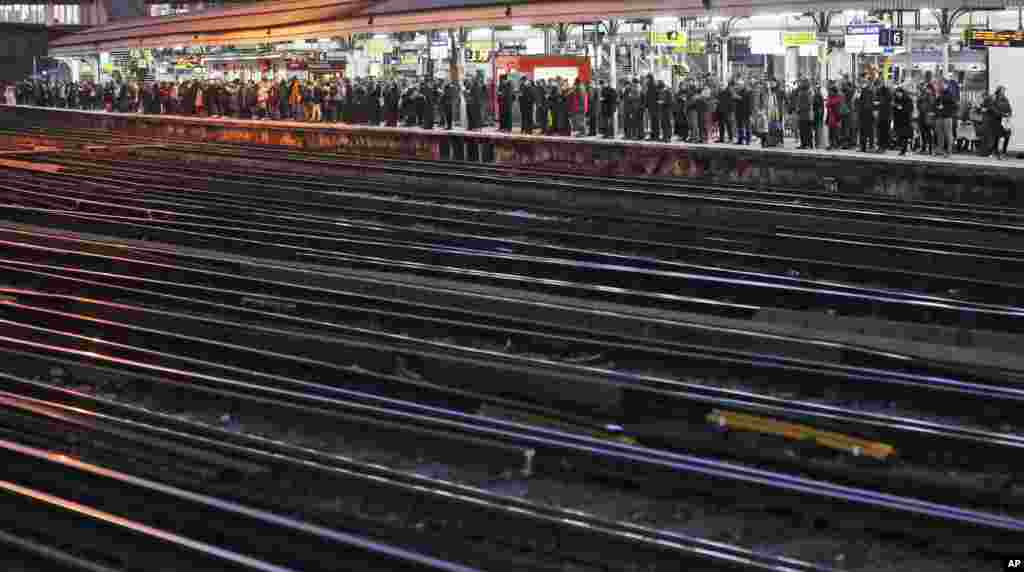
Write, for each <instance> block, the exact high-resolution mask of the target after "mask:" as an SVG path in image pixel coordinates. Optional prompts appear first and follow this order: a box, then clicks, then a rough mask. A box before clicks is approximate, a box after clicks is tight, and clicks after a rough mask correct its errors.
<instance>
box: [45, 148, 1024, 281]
mask: <svg viewBox="0 0 1024 572" xmlns="http://www.w3.org/2000/svg"><path fill="white" fill-rule="evenodd" d="M63 161H65V162H66V161H67V160H66V159H65V160H63ZM91 161H92V162H96V161H98V159H91ZM78 164H81V162H78ZM165 168H166V169H169V168H170V167H165ZM178 170H179V171H180V169H178ZM152 172H153V170H152V169H150V170H149V171H146V172H144V176H143V178H142V179H141V181H142V182H139V181H133V180H132V178H131V177H130V176H127V174H126V173H124V172H123V171H121V172H119V177H118V178H117V179H116V180H115V179H103V180H104V181H107V182H110V183H115V184H118V185H121V186H144V188H145V189H146V190H147V191H153V190H154V188H156V189H160V188H166V189H167V191H168V192H169V193H176V194H178V195H179V196H180V194H181V191H180V189H177V188H176V187H173V186H169V185H166V184H161V183H155V182H154V181H152ZM34 175H35V176H37V177H43V176H47V175H45V174H39V173H34ZM54 176H61V175H60V174H55V175H54ZM65 176H73V177H75V178H76V179H78V180H87V181H88V180H92V181H93V182H94V183H95V184H99V182H98V181H97V180H96V178H95V177H92V176H90V175H88V174H85V173H83V172H80V171H79V172H74V173H70V172H69V173H66V174H65ZM165 176H166V175H165ZM243 180H244V178H243ZM161 182H162V183H166V182H167V181H166V180H164V181H161ZM239 182H240V181H239V179H237V178H234V179H231V180H227V179H221V180H219V181H218V185H219V186H220V187H225V186H227V187H231V186H234V185H238V183H239ZM286 182H287V180H286V181H281V180H277V181H275V186H274V187H271V186H267V185H263V186H264V187H266V188H265V189H264V190H263V191H260V193H261V194H262V195H266V193H267V191H269V190H271V189H272V188H279V189H282V192H283V190H288V191H289V192H290V193H292V194H295V193H298V194H299V195H301V196H306V195H308V194H309V193H310V191H309V189H308V186H313V187H322V186H324V183H323V181H322V180H319V179H318V180H314V181H307V182H304V183H302V184H303V185H306V186H305V187H301V186H298V184H294V185H291V186H288V187H281V186H280V185H282V183H286ZM254 185H257V186H256V187H254ZM258 186H259V185H258V184H257V183H254V182H252V181H249V182H248V183H247V185H246V186H245V188H244V191H245V192H246V193H250V194H252V193H253V192H255V190H256V188H257V187H258ZM108 187H109V185H108ZM186 188H187V187H186ZM346 188H362V189H366V188H368V183H367V182H366V181H365V180H361V181H358V182H355V183H353V184H352V185H346ZM188 190H189V191H190V193H189V194H191V192H193V191H196V189H194V188H190V189H188ZM205 192H210V191H205ZM342 192H343V193H344V191H342ZM377 192H379V193H380V196H378V198H377V199H376V200H377V201H383V202H390V203H393V204H395V205H396V206H400V207H402V208H403V210H408V209H409V208H410V207H412V208H415V209H417V210H421V211H422V210H423V209H422V206H423V204H424V203H423V201H422V199H413V198H410V199H409V200H408V201H407V202H406V203H404V204H403V203H402V202H401V201H397V202H396V200H395V198H394V197H395V196H398V195H407V196H409V197H413V196H416V195H420V194H421V193H417V194H416V195H412V194H410V193H409V191H408V190H407V189H401V190H398V189H395V188H394V187H385V188H381V189H379V190H378V191H377ZM320 194H321V195H323V197H321V198H333V197H335V196H338V193H337V192H333V193H328V194H324V193H320ZM348 194H349V195H350V197H351V199H350V200H348V201H346V203H345V209H346V210H359V211H360V212H368V213H372V214H375V215H376V216H387V217H389V218H393V217H394V216H395V214H394V213H393V212H392V211H381V210H380V209H372V208H358V209H357V208H356V207H355V206H354V205H353V204H352V203H353V202H360V201H363V202H365V201H366V200H369V197H367V195H366V194H365V193H351V192H350V193H348ZM282 196H287V195H282ZM278 198H281V197H278ZM453 200H457V201H459V202H463V203H469V204H479V205H482V207H473V208H471V209H469V211H465V209H463V211H464V212H461V213H460V212H459V209H457V208H455V207H454V206H453V205H450V204H438V205H435V206H436V208H439V209H443V208H449V209H454V211H455V214H462V215H465V214H467V212H468V213H471V214H472V215H473V216H472V219H473V220H470V221H466V220H465V216H463V218H461V219H453V218H451V217H449V216H438V215H439V214H441V215H443V214H444V213H433V212H431V211H427V212H424V213H422V214H421V215H420V217H421V218H422V217H424V216H429V217H430V218H432V219H437V220H441V221H444V222H445V224H447V225H451V224H466V223H472V222H475V223H476V224H477V225H479V224H488V223H486V222H485V221H479V220H476V219H480V218H481V217H480V213H482V212H484V211H481V210H474V209H480V208H486V209H487V210H488V211H492V212H493V216H491V217H490V218H495V217H498V218H499V220H498V221H497V222H499V223H500V222H501V221H500V217H501V214H502V212H506V213H507V212H510V209H514V208H521V207H523V206H524V205H522V204H495V203H494V201H480V200H478V199H468V198H466V197H465V195H460V196H458V197H448V198H447V199H446V203H451V202H452V201H453ZM528 208H529V209H530V210H531V211H539V212H542V213H548V214H546V215H544V216H551V217H555V218H558V217H567V218H568V219H570V220H573V219H576V218H578V215H579V213H578V211H572V210H569V209H553V208H552V207H549V206H545V207H543V208H538V207H537V206H535V205H529V207H528ZM594 216H595V215H594V213H593V212H588V214H587V218H588V219H592V218H594ZM599 216H600V217H601V218H602V219H605V220H607V221H608V222H611V221H623V222H625V221H633V222H634V223H636V224H645V226H646V228H645V230H644V233H645V234H648V235H650V236H649V237H648V238H647V239H645V240H637V239H635V238H633V237H632V236H630V235H629V234H628V233H627V232H626V231H625V230H621V231H615V229H614V228H612V227H609V226H608V224H602V232H604V233H607V232H617V234H616V239H615V240H616V243H617V242H619V241H623V240H624V241H626V242H631V243H636V244H643V245H657V246H670V247H671V248H677V247H679V244H678V243H679V241H680V240H681V239H684V238H685V237H684V236H681V235H680V233H682V234H684V235H685V234H694V233H696V234H694V239H701V240H702V241H703V242H711V243H719V244H725V245H726V246H730V245H732V246H735V245H737V244H738V245H742V246H743V247H745V248H748V249H756V250H757V253H756V254H751V255H750V256H768V257H770V258H771V257H773V256H774V252H773V251H771V250H767V251H766V249H767V248H768V246H769V243H770V242H780V241H783V242H782V244H780V245H779V246H780V247H784V248H790V249H794V250H800V251H805V252H806V251H808V250H809V249H811V247H812V246H814V245H813V244H812V242H813V241H817V240H819V239H820V241H821V242H822V246H826V245H827V246H828V248H830V249H832V250H828V249H825V250H820V251H817V252H816V255H817V256H819V257H828V256H832V257H833V258H835V251H834V248H835V246H837V245H839V246H844V247H846V249H847V250H846V251H844V252H843V256H842V257H841V260H843V261H847V259H848V258H849V257H850V256H851V254H855V253H856V251H852V252H851V251H850V250H849V249H854V248H855V249H858V250H864V252H863V254H862V257H863V262H861V266H863V265H864V264H865V263H874V262H877V261H878V259H879V253H880V252H891V254H889V255H888V256H886V257H885V258H883V260H888V259H889V258H890V257H892V256H893V255H900V258H899V259H898V261H899V262H900V264H901V265H902V266H904V267H907V266H909V267H912V268H915V269H916V270H917V271H919V272H921V271H929V270H932V269H933V268H934V266H935V265H936V264H938V263H939V261H937V260H936V257H939V256H941V257H944V258H948V260H947V261H944V262H943V264H949V263H953V264H955V265H957V266H960V267H964V272H965V273H966V274H968V275H973V274H984V273H985V272H986V271H987V269H988V268H991V266H988V267H986V266H985V265H984V264H983V263H981V261H980V260H979V261H978V262H979V263H976V264H971V265H969V266H964V265H965V264H968V263H970V262H971V258H973V257H979V256H982V257H985V258H987V259H988V264H993V263H998V264H1003V265H1005V264H1011V263H1017V262H1019V260H1020V259H1021V258H1024V252H1022V251H1015V250H1005V249H996V248H993V247H984V248H982V247H977V246H972V245H969V244H964V242H963V240H959V239H958V242H956V243H952V242H949V241H948V240H947V241H945V242H943V241H931V242H925V241H920V240H907V239H905V238H902V237H899V236H896V235H892V234H888V235H885V236H881V237H879V238H874V239H870V238H869V237H866V236H860V237H857V239H856V240H843V239H842V238H839V237H838V236H837V235H836V233H826V232H822V231H820V230H818V229H808V228H804V229H801V228H797V227H792V228H789V227H785V226H780V227H779V231H778V232H758V231H754V230H750V229H747V230H739V229H737V228H734V227H732V228H719V227H714V226H707V225H695V224H692V223H691V224H687V223H684V222H681V221H679V220H673V221H670V222H666V221H651V220H647V221H644V220H643V219H636V217H629V216H624V215H621V214H619V213H602V214H601V215H599ZM506 218H507V217H506ZM519 219H520V220H518V221H517V223H518V225H519V226H520V227H523V226H528V227H529V228H530V230H531V232H537V231H538V230H544V231H546V232H555V233H558V234H560V235H562V236H567V237H572V238H575V239H577V240H578V239H580V238H589V239H591V240H593V239H594V238H595V236H594V234H593V233H584V234H583V235H582V236H581V233H578V232H576V233H565V232H564V231H560V229H558V228H549V227H540V226H539V225H538V224H537V221H523V220H522V218H521V217H519ZM653 222H656V223H657V224H659V225H665V224H669V225H670V226H671V227H672V228H671V229H666V231H664V232H662V231H656V229H654V228H652V227H651V226H650V225H651V224H652V223H653ZM617 224H618V223H617ZM488 226H490V227H494V226H498V227H499V228H500V226H501V225H495V224H494V223H489V224H488ZM506 226H507V223H506ZM659 232H661V234H659ZM793 234H798V235H799V237H798V238H797V237H794V236H792V235H793ZM662 235H664V236H662ZM961 238H962V237H961ZM654 239H656V240H654ZM694 239H690V240H691V243H692V242H693V240H694ZM666 241H668V242H666ZM786 241H788V242H791V243H792V244H790V245H789V246H786ZM613 244H614V243H613ZM716 246H717V245H716ZM689 250H690V251H691V252H692V251H693V247H692V246H691V247H690V249H689ZM708 252H710V253H713V254H719V255H721V254H734V253H729V252H723V251H722V249H721V248H713V249H710V250H708ZM833 262H836V260H833ZM893 262H895V260H890V263H893ZM803 263H806V261H804V262H803ZM868 267H869V268H870V267H871V264H868Z"/></svg>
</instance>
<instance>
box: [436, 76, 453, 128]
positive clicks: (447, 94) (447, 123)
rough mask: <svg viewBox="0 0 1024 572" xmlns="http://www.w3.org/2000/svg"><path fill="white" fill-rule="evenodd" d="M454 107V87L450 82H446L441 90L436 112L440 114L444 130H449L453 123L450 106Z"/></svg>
mask: <svg viewBox="0 0 1024 572" xmlns="http://www.w3.org/2000/svg"><path fill="white" fill-rule="evenodd" d="M453 105H455V86H454V84H453V83H452V82H450V81H446V82H445V83H444V86H443V87H442V88H441V98H440V99H439V100H438V110H439V111H440V112H441V123H442V124H444V128H445V129H447V130H449V131H450V130H451V128H452V126H453V123H454V121H455V113H454V111H453V108H452V106H453Z"/></svg>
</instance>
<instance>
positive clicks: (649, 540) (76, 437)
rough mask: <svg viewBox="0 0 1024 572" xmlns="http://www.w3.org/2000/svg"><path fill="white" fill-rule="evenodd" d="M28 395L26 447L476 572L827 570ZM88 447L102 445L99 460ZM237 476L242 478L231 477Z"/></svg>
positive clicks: (144, 416) (268, 443) (20, 407)
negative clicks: (141, 464) (66, 445)
mask: <svg viewBox="0 0 1024 572" xmlns="http://www.w3.org/2000/svg"><path fill="white" fill-rule="evenodd" d="M19 385H21V386H23V387H25V388H29V385H30V384H29V383H28V382H24V381H22V383H21V384H19ZM29 391H30V392H31V393H34V394H46V395H48V397H49V398H50V400H43V399H39V398H28V397H16V396H13V395H11V394H7V395H6V396H5V405H6V406H7V408H8V409H9V411H8V415H7V416H6V417H3V418H0V419H3V420H4V421H6V422H7V423H16V424H17V425H18V426H19V427H21V428H22V430H26V431H27V430H28V429H29V428H34V429H35V431H34V432H33V435H37V436H38V435H45V436H46V437H45V438H46V439H52V438H51V437H49V436H50V435H52V434H53V431H52V426H53V425H54V424H57V425H59V426H61V427H63V430H62V432H61V433H60V434H62V435H63V436H64V440H69V441H71V442H73V446H74V450H75V452H76V453H77V454H79V455H81V456H83V457H85V458H87V459H88V458H91V457H98V458H101V459H103V460H104V462H108V463H114V464H118V463H120V464H122V465H124V464H132V463H125V462H124V461H117V460H114V459H113V455H111V450H113V451H114V452H116V451H119V450H122V449H123V450H124V451H134V450H135V449H136V448H137V445H138V444H139V443H140V442H141V443H144V444H146V450H147V451H148V452H150V454H151V455H154V456H163V455H170V456H171V459H172V460H171V461H170V463H171V466H174V467H180V466H182V465H183V464H184V463H183V462H182V461H181V460H180V458H181V457H182V455H186V457H187V458H188V459H192V464H195V463H196V461H195V459H196V458H198V459H199V460H201V461H203V462H205V463H210V459H217V460H218V462H219V463H223V464H225V465H227V473H225V472H224V469H223V468H221V470H219V471H208V472H206V473H202V476H201V477H200V478H199V481H201V482H197V477H196V476H195V473H196V471H195V470H193V471H192V472H185V471H182V470H180V469H178V470H175V471H172V472H170V473H169V472H167V471H159V470H156V469H154V468H152V467H153V466H155V463H153V462H152V461H151V462H150V467H151V468H149V469H143V470H148V471H149V472H154V473H157V474H158V475H160V478H161V479H163V480H165V481H170V482H171V483H172V484H178V485H179V486H186V485H189V486H191V487H192V488H195V487H197V486H202V487H203V488H205V489H211V490H213V491H215V492H217V494H221V495H227V498H228V499H230V500H233V501H235V502H245V503H255V506H256V507H257V508H262V509H264V510H275V509H276V510H288V511H301V512H302V513H303V515H304V516H305V518H308V519H310V521H311V522H312V523H313V524H317V523H319V524H320V525H323V526H329V525H331V523H337V522H344V523H345V525H344V527H345V528H353V527H355V528H359V529H364V530H370V531H372V532H373V534H374V536H375V537H378V538H381V537H383V538H393V539H394V540H393V541H395V542H399V541H400V540H403V541H404V544H406V545H411V546H412V547H413V548H417V547H418V548H419V549H420V550H423V551H433V552H440V553H442V554H445V555H450V556H451V557H452V558H453V559H456V558H459V557H461V558H462V559H463V560H466V559H469V560H473V561H475V562H476V563H477V564H478V565H480V566H484V569H489V570H499V569H505V568H506V567H507V566H509V565H514V566H515V568H516V569H522V570H560V569H564V567H565V566H575V568H574V569H577V570H591V569H594V570H598V569H600V570H607V569H611V570H620V569H622V570H625V569H630V567H631V566H643V567H646V568H644V569H648V570H652V571H653V570H677V569H678V568H679V566H681V565H687V566H696V567H700V569H702V570H703V569H707V570H771V569H780V568H781V569H786V570H792V571H798V570H806V571H823V570H825V568H822V567H820V566H817V565H814V564H811V563H807V562H800V561H799V560H794V559H791V558H785V557H782V556H777V555H776V556H773V555H770V554H764V553H757V552H752V551H750V550H745V549H742V548H739V547H735V546H730V545H728V544H724V543H710V542H707V541H702V540H701V539H699V538H693V537H687V536H686V535H682V534H672V533H666V532H661V531H657V530H654V529H649V528H644V527H641V526H636V525H629V524H626V523H619V522H611V521H606V520H602V519H599V518H595V517H592V516H589V515H586V514H579V513H575V512H571V511H567V510H563V509H558V508H554V507H550V506H543V505H539V504H536V503H532V502H529V501H525V500H520V499H516V498H511V497H508V496H502V495H498V494H495V493H491V492H487V491H484V490H480V489H477V488H472V487H467V486H464V485H458V484H453V483H448V482H444V481H439V480H436V479H432V478H428V477H422V476H418V475H413V474H408V473H405V472H401V471H396V470H392V469H388V468H386V467H383V466H381V465H379V464H371V463H363V462H358V461H354V460H351V459H345V458H342V457H338V456H331V455H325V454H322V453H318V452H316V451H312V450H309V449H303V448H300V447H295V446H292V445H289V444H286V443H282V442H280V441H272V440H268V439H261V438H257V437H254V436H251V435H247V434H244V433H239V432H232V431H227V430H224V429H219V428H214V427H209V426H203V425H199V424H196V423H190V422H185V421H181V420H179V419H175V418H173V417H169V416H166V415H160V414H158V413H154V412H152V411H146V410H142V409H139V408H135V407H130V406H127V405H123V404H117V403H112V402H109V401H104V400H100V399H96V398H89V397H84V396H82V395H75V394H73V393H72V392H68V391H67V390H60V389H57V388H53V387H46V386H45V385H44V384H39V383H34V384H31V388H30V389H29ZM68 402H71V403H73V404H74V405H73V406H72V405H68V404H67V403H68ZM86 403H88V404H89V405H88V407H85V405H86ZM12 411H13V412H15V413H16V414H17V418H16V419H15V420H14V421H12V420H10V419H9V417H10V416H11V415H12V413H11V412H12ZM68 435H73V439H68V438H67V436H68ZM93 443H100V444H101V445H102V446H101V447H100V450H99V451H98V452H97V451H96V450H94V449H95V448H96V447H95V446H94V445H93ZM188 455H191V457H188ZM127 457H128V458H131V457H132V454H131V453H129V455H127ZM239 465H243V466H244V467H245V468H246V469H245V470H240V469H238V468H236V467H237V466H239ZM225 474H226V475H227V477H225ZM337 497H340V498H337ZM309 498H313V499H318V498H319V499H332V500H331V503H330V505H331V507H332V509H331V510H327V511H325V510H318V509H317V508H316V506H317V505H315V504H314V505H311V503H310V502H309ZM388 515H394V516H391V517H388ZM487 531H490V534H487ZM468 557H471V558H468ZM488 562H489V563H490V565H488Z"/></svg>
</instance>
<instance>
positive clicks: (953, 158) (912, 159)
mask: <svg viewBox="0 0 1024 572" xmlns="http://www.w3.org/2000/svg"><path fill="white" fill-rule="evenodd" d="M0 107H9V106H2V105H0ZM17 108H23V109H36V110H46V111H53V112H63V113H75V114H89V115H98V116H104V117H109V116H121V117H130V118H139V119H145V120H147V121H169V122H184V123H195V124H200V125H232V126H247V127H258V128H265V127H269V128H280V129H291V130H334V131H342V132H352V131H358V132H379V133H387V134H396V133H397V134H401V135H424V134H429V135H440V136H462V137H467V136H469V137H485V138H488V139H493V140H494V141H527V142H532V141H538V142H547V143H562V144H564V143H574V144H578V143H583V144H587V145H595V146H605V147H619V146H631V147H632V146H635V147H639V148H654V149H663V148H676V149H715V150H733V151H743V152H750V153H760V154H765V155H769V156H771V155H779V154H783V155H794V156H801V157H820V158H828V159H832V158H848V159H855V160H868V161H879V162H890V163H891V162H896V163H901V164H903V163H911V164H922V165H936V166H938V165H947V164H949V163H954V164H957V165H963V166H969V167H970V166H974V167H986V168H998V169H1006V170H1021V169H1024V159H1021V158H1016V157H1011V158H1008V159H1005V160H999V159H996V158H993V157H981V156H978V155H977V154H972V153H954V154H951V155H950V156H949V157H941V156H936V155H925V154H920V153H913V152H908V153H907V155H904V156H900V154H899V152H898V151H888V152H885V153H878V152H866V153H862V152H860V151H858V150H834V151H833V150H825V149H800V148H799V145H798V142H797V141H795V140H793V139H786V140H785V141H784V144H783V145H781V146H776V147H761V146H760V145H758V144H757V143H756V142H754V143H752V144H751V145H736V144H733V143H717V142H711V143H689V142H684V141H671V142H663V141H650V140H630V139H623V138H621V137H619V138H614V139H612V138H605V137H603V136H600V135H597V136H574V137H565V136H554V135H542V134H525V133H521V132H519V130H518V128H517V129H515V130H513V132H512V133H503V132H500V131H498V130H497V128H495V127H485V128H482V129H479V130H476V131H470V130H467V129H464V128H462V127H454V128H452V129H450V130H447V129H443V128H438V127H435V128H434V129H423V128H421V127H405V126H398V127H388V126H383V125H381V126H371V125H365V124H349V123H313V122H308V121H280V120H258V119H236V118H231V117H195V116H182V115H149V114H144V113H118V112H106V111H86V110H79V109H60V108H50V107H36V106H27V105H21V106H17Z"/></svg>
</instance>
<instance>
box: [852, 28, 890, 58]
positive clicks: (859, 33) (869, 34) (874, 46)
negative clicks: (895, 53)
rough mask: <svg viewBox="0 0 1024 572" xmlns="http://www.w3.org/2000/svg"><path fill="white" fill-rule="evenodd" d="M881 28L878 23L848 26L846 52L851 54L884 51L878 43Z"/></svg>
mask: <svg viewBox="0 0 1024 572" xmlns="http://www.w3.org/2000/svg"><path fill="white" fill-rule="evenodd" d="M880 30H881V28H880V27H879V26H877V25H870V26H847V27H846V36H845V38H844V39H845V41H846V52H847V53H851V54H857V53H865V54H877V53H879V52H881V51H882V49H881V47H880V46H879V45H878V34H879V31H880Z"/></svg>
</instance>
